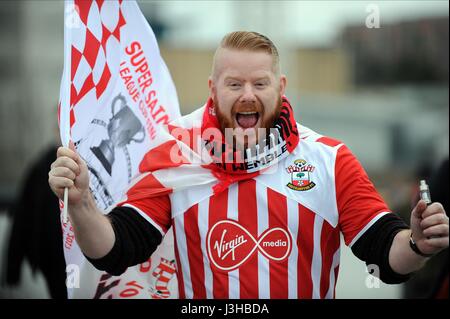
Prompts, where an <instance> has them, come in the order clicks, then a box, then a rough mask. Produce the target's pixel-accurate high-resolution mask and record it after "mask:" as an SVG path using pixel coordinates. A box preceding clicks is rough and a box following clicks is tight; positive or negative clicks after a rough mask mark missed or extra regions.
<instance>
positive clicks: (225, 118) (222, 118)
mask: <svg viewBox="0 0 450 319" xmlns="http://www.w3.org/2000/svg"><path fill="white" fill-rule="evenodd" d="M214 101H217V98H215V99H214ZM281 103H282V100H281V97H279V98H278V101H277V107H276V108H275V110H274V112H272V113H271V114H267V115H266V114H265V108H264V105H263V104H262V103H261V101H260V100H258V99H257V100H256V102H255V103H239V102H236V103H235V104H234V105H233V107H232V108H231V114H225V113H223V112H221V109H220V105H219V104H218V103H217V102H214V109H215V112H216V116H217V120H218V122H219V125H220V129H221V131H222V133H224V132H225V129H226V128H232V129H235V128H237V127H236V125H235V121H234V119H235V117H236V113H239V112H249V111H256V112H258V113H259V116H260V118H261V125H260V128H266V129H270V128H272V127H273V124H274V122H275V120H276V119H277V118H278V117H279V116H280V111H281ZM258 133H259V132H258V130H256V138H257V140H259V139H260V136H258ZM261 138H263V137H262V136H261ZM245 144H246V146H245V147H247V137H246V140H245Z"/></svg>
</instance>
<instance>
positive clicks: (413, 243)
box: [409, 232, 434, 258]
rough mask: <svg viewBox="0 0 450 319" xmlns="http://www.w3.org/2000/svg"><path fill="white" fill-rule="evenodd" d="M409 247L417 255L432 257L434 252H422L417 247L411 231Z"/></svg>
mask: <svg viewBox="0 0 450 319" xmlns="http://www.w3.org/2000/svg"><path fill="white" fill-rule="evenodd" d="M409 247H411V249H412V250H413V251H414V252H415V253H416V254H417V255H419V256H422V257H424V258H430V257H432V256H433V255H434V254H425V253H423V252H422V251H421V250H420V249H419V247H418V246H417V244H416V242H415V240H414V238H413V233H412V232H411V234H410V236H409Z"/></svg>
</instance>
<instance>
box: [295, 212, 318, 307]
mask: <svg viewBox="0 0 450 319" xmlns="http://www.w3.org/2000/svg"><path fill="white" fill-rule="evenodd" d="M298 207H299V218H298V219H299V222H298V225H299V226H298V236H297V245H298V262H297V279H298V284H297V291H298V298H301V299H311V298H312V286H313V285H312V278H311V263H312V257H313V247H314V216H315V214H314V213H313V212H312V211H310V210H309V209H308V208H306V207H304V206H302V205H300V204H299V205H298Z"/></svg>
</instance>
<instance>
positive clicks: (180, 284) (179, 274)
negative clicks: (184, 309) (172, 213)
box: [172, 222, 186, 299]
mask: <svg viewBox="0 0 450 319" xmlns="http://www.w3.org/2000/svg"><path fill="white" fill-rule="evenodd" d="M172 225H173V226H172V227H173V237H174V238H175V240H174V243H175V245H174V248H175V259H176V261H177V281H178V295H179V298H180V299H186V295H185V293H184V280H183V270H182V269H181V262H180V254H179V253H178V245H177V240H176V238H177V227H176V224H175V222H172Z"/></svg>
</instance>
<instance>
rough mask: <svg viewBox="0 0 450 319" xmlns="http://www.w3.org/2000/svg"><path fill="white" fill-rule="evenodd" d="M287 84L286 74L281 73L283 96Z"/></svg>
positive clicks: (281, 92) (281, 91)
mask: <svg viewBox="0 0 450 319" xmlns="http://www.w3.org/2000/svg"><path fill="white" fill-rule="evenodd" d="M286 85H287V78H286V75H284V74H281V75H280V94H281V96H283V95H284V92H285V91H286Z"/></svg>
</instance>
